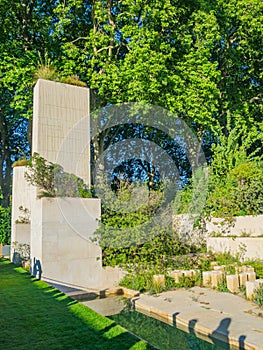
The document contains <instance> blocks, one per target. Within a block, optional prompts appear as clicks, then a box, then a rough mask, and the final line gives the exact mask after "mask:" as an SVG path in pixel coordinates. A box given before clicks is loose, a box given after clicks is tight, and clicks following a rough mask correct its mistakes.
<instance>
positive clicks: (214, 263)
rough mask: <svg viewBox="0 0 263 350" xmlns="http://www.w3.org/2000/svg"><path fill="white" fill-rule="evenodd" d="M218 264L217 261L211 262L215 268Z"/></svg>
mask: <svg viewBox="0 0 263 350" xmlns="http://www.w3.org/2000/svg"><path fill="white" fill-rule="evenodd" d="M217 265H218V264H217V262H216V261H211V263H210V266H211V267H212V268H214V267H215V266H217Z"/></svg>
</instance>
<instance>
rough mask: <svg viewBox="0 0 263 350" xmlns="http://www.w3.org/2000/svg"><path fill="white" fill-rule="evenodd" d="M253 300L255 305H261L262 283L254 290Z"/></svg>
mask: <svg viewBox="0 0 263 350" xmlns="http://www.w3.org/2000/svg"><path fill="white" fill-rule="evenodd" d="M254 301H255V303H256V304H257V305H259V306H263V285H261V286H260V287H259V288H257V289H256V290H255V298H254Z"/></svg>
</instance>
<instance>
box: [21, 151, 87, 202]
mask: <svg viewBox="0 0 263 350" xmlns="http://www.w3.org/2000/svg"><path fill="white" fill-rule="evenodd" d="M27 167H28V171H27V172H26V173H25V178H26V180H27V181H28V182H29V183H30V184H31V185H33V186H37V187H38V188H39V189H40V191H41V196H46V197H56V196H57V197H82V198H91V197H92V195H91V192H90V191H89V190H88V189H87V187H86V185H85V184H84V181H83V180H82V179H80V178H79V177H77V176H76V175H74V174H69V173H66V172H65V171H64V170H63V168H62V166H61V165H59V164H53V163H51V162H48V161H47V160H46V159H44V158H43V157H40V155H39V154H38V153H34V154H33V156H32V158H31V159H30V161H29V162H28V166H27Z"/></svg>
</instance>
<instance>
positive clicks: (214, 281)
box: [211, 271, 223, 288]
mask: <svg viewBox="0 0 263 350" xmlns="http://www.w3.org/2000/svg"><path fill="white" fill-rule="evenodd" d="M222 280H223V272H222V271H211V287H212V288H216V287H217V286H218V284H219V283H221V282H222Z"/></svg>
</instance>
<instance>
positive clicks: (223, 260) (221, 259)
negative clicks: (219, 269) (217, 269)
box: [215, 253, 239, 265]
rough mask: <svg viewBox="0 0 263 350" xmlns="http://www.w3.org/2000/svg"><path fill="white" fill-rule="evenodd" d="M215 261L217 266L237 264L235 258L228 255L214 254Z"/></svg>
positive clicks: (237, 261)
mask: <svg viewBox="0 0 263 350" xmlns="http://www.w3.org/2000/svg"><path fill="white" fill-rule="evenodd" d="M215 261H216V262H217V263H218V265H233V264H237V263H239V260H238V259H237V257H234V256H232V255H231V254H230V253H220V254H216V258H215Z"/></svg>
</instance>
